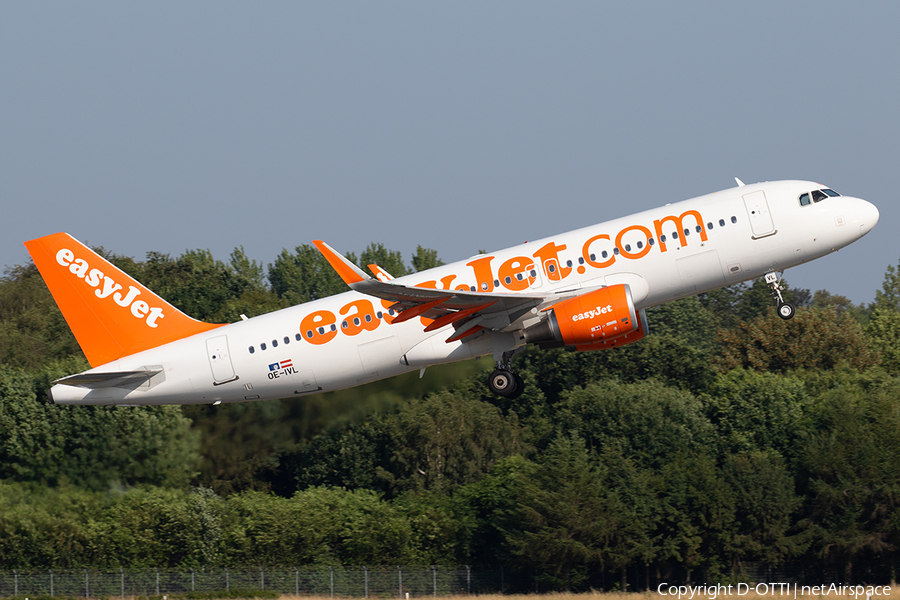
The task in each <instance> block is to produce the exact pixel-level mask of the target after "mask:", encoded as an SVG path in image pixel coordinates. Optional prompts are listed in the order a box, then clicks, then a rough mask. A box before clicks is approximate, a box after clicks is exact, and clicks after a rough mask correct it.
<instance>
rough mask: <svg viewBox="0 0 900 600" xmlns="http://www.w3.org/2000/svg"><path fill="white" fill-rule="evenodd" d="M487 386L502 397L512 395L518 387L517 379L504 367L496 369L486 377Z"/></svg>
mask: <svg viewBox="0 0 900 600" xmlns="http://www.w3.org/2000/svg"><path fill="white" fill-rule="evenodd" d="M488 387H489V388H491V391H492V392H494V393H495V394H497V395H498V396H503V397H504V398H510V397H513V395H514V394H515V393H516V392H517V391H518V390H519V389H520V386H519V385H518V381H516V375H515V374H513V372H512V371H507V370H505V369H496V370H494V372H493V373H491V374H490V376H489V377H488ZM522 387H524V386H522Z"/></svg>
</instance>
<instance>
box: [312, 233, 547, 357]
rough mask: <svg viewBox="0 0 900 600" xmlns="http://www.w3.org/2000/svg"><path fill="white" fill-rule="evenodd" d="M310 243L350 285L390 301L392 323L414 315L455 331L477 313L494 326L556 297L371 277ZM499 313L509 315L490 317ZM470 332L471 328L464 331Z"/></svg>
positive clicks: (327, 248) (485, 324)
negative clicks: (468, 289)
mask: <svg viewBox="0 0 900 600" xmlns="http://www.w3.org/2000/svg"><path fill="white" fill-rule="evenodd" d="M313 244H315V245H316V247H317V248H318V249H319V251H320V252H321V253H322V255H323V256H324V257H325V259H326V260H327V261H328V262H329V264H330V265H331V266H332V268H334V270H335V271H337V274H338V275H339V276H340V277H341V279H343V280H344V283H346V284H347V285H348V286H350V288H351V289H353V290H355V291H357V292H360V293H362V294H366V295H369V296H374V297H376V298H380V299H382V300H386V301H388V302H390V303H391V309H393V310H394V311H395V312H398V313H399V315H398V316H397V317H396V318H395V319H394V323H402V322H403V321H407V320H409V319H412V318H414V317H418V316H422V317H425V318H427V319H433V320H434V321H435V322H434V323H432V324H430V325H429V326H428V328H427V329H426V331H433V330H435V329H439V328H440V327H443V326H445V325H449V324H453V325H454V327H456V328H457V331H458V330H459V329H462V328H463V327H464V326H466V325H467V324H468V323H470V322H471V320H472V319H474V318H477V317H484V322H483V323H481V324H482V327H481V328H484V329H495V327H491V326H490V325H489V323H491V322H492V321H493V322H495V323H506V324H507V325H508V324H509V322H510V321H511V320H515V318H517V317H518V316H519V315H522V314H524V313H526V312H528V311H529V310H531V309H532V308H534V307H536V306H540V305H542V304H544V303H545V302H546V301H547V300H548V299H550V298H555V297H556V294H516V293H508V294H507V293H496V292H491V293H485V292H471V291H467V290H444V289H437V288H425V287H416V286H408V285H403V284H400V283H397V282H396V280H388V281H384V280H379V279H374V278H372V277H370V276H369V275H367V274H366V273H365V272H364V271H363V270H362V269H360V268H359V267H357V266H356V265H355V264H353V263H352V262H350V261H349V260H347V258H346V257H344V256H342V255H341V254H340V253H339V252H337V251H336V250H335V249H334V248H332V247H331V246H329V245H328V244H326V243H325V242H323V241H321V240H314V241H313ZM370 267H371V265H370ZM500 315H505V316H508V317H510V318H507V319H503V318H500V319H497V318H492V317H498V316H500ZM481 328H479V329H478V331H480V330H481ZM473 333H475V331H471V333H469V334H467V335H471V334H473ZM454 337H456V339H462V338H463V337H467V336H459V337H457V336H456V335H454Z"/></svg>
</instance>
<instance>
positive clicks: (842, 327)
mask: <svg viewBox="0 0 900 600" xmlns="http://www.w3.org/2000/svg"><path fill="white" fill-rule="evenodd" d="M720 341H721V355H720V356H718V357H716V362H717V363H718V365H719V366H720V367H721V368H722V369H724V370H730V369H735V368H745V369H758V370H763V371H770V372H774V373H785V372H788V371H791V370H795V369H804V370H816V369H833V368H834V367H835V366H836V365H837V364H838V363H841V362H846V363H847V364H849V365H851V366H852V367H853V368H855V369H860V370H864V369H867V368H869V367H871V366H873V365H875V364H877V362H878V355H877V353H876V352H874V351H873V350H872V349H871V348H870V347H869V345H868V343H867V340H866V338H865V335H864V334H863V330H862V327H860V325H859V323H857V322H856V321H855V320H854V319H853V318H852V317H850V316H849V315H848V314H846V313H842V314H840V315H838V314H837V313H836V312H835V311H833V310H827V309H816V308H811V309H800V310H798V311H797V312H796V314H795V315H794V318H793V319H790V320H788V321H785V320H783V319H780V318H778V317H776V316H775V315H774V314H773V315H769V316H762V317H757V318H756V319H754V320H753V321H750V322H749V323H741V325H740V326H739V327H737V328H736V329H734V330H730V331H729V330H726V331H723V332H721V334H720Z"/></svg>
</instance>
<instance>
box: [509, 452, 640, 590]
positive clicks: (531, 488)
mask: <svg viewBox="0 0 900 600" xmlns="http://www.w3.org/2000/svg"><path fill="white" fill-rule="evenodd" d="M522 474H523V475H525V473H524V472H523V473H522ZM516 492H517V501H518V510H517V511H516V512H515V513H514V514H513V515H512V516H513V519H512V521H513V523H510V524H509V525H508V527H509V529H508V533H507V543H508V544H509V545H510V547H511V548H512V551H513V554H514V555H515V556H516V557H517V558H518V560H519V568H520V569H521V570H529V569H534V570H536V571H537V572H538V573H540V574H541V575H540V576H539V577H540V579H542V580H543V581H544V583H545V584H549V585H550V586H552V587H553V588H555V589H559V588H560V587H564V588H565V589H570V590H578V589H585V588H587V587H588V586H591V585H593V586H596V585H597V584H598V583H599V582H598V581H597V577H596V575H597V574H598V573H602V572H603V571H613V572H621V575H622V579H623V586H622V587H623V589H624V588H625V586H626V584H627V582H625V581H624V572H625V567H626V566H627V565H629V564H630V563H632V562H633V561H634V560H636V559H638V558H641V557H642V555H644V554H645V553H647V551H648V549H649V533H650V530H651V529H652V528H653V526H654V516H655V512H654V510H653V502H652V494H651V493H650V488H649V486H648V479H647V474H646V472H642V471H641V470H640V469H639V468H637V466H636V465H635V464H634V463H633V462H631V461H629V460H628V459H627V458H625V457H624V456H622V454H621V453H620V452H618V451H617V450H614V449H608V450H606V451H604V452H603V453H602V454H601V455H600V456H599V457H594V456H592V454H591V453H590V452H589V451H588V450H587V448H586V447H585V445H584V441H583V440H582V439H581V438H579V437H577V436H560V437H559V438H557V439H556V440H554V441H553V443H551V445H550V446H549V447H548V449H547V451H546V452H545V453H544V454H543V455H542V456H541V457H540V458H539V459H538V461H537V464H536V465H535V467H534V468H533V469H531V470H530V472H528V473H527V476H523V477H521V479H520V480H519V481H518V488H517V490H516Z"/></svg>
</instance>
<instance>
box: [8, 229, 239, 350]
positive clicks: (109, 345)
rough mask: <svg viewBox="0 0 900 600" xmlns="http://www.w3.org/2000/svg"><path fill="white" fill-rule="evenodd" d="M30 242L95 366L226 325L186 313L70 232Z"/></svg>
mask: <svg viewBox="0 0 900 600" xmlns="http://www.w3.org/2000/svg"><path fill="white" fill-rule="evenodd" d="M25 247H26V248H28V252H30V253H31V258H32V259H33V260H34V264H35V265H36V266H37V268H38V270H39V271H40V272H41V276H42V277H43V278H44V282H46V284H47V287H48V288H50V293H51V294H53V299H54V300H56V304H57V305H58V306H59V309H60V310H61V311H62V314H63V316H64V317H65V318H66V322H67V323H68V324H69V327H71V328H72V333H74V334H75V339H77V340H78V344H79V345H80V346H81V349H82V351H83V352H84V355H85V356H86V357H87V359H88V362H90V363H91V366H92V367H96V366H99V365H103V364H106V363H108V362H110V361H113V360H115V359H117V358H122V357H123V356H128V355H130V354H134V353H136V352H140V351H142V350H149V349H150V348H156V347H157V346H161V345H163V344H167V343H169V342H174V341H175V340H180V339H181V338H185V337H188V336H191V335H194V334H195V333H201V332H203V331H209V330H210V329H215V328H216V327H221V325H213V324H209V323H203V322H202V321H197V320H196V319H192V318H191V317H189V316H187V315H186V314H184V313H183V312H181V311H179V310H178V309H177V308H175V307H174V306H172V305H171V304H169V303H168V302H166V301H165V300H163V299H162V298H160V297H159V296H157V295H156V294H154V293H153V292H151V291H150V290H148V289H147V288H145V287H144V286H142V285H141V284H140V283H138V282H137V281H135V280H134V279H132V278H131V277H129V276H128V275H126V274H125V273H124V272H122V271H121V270H120V269H118V268H117V267H115V266H114V265H113V264H112V263H110V262H109V261H107V260H106V259H104V258H103V257H102V256H100V255H98V254H97V253H96V252H94V251H93V250H91V249H90V248H88V247H87V246H85V245H84V244H82V243H81V242H79V241H78V240H76V239H75V238H73V237H72V236H70V235H69V234H67V233H54V234H53V235H48V236H46V237H42V238H38V239H36V240H31V241H29V242H25Z"/></svg>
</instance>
